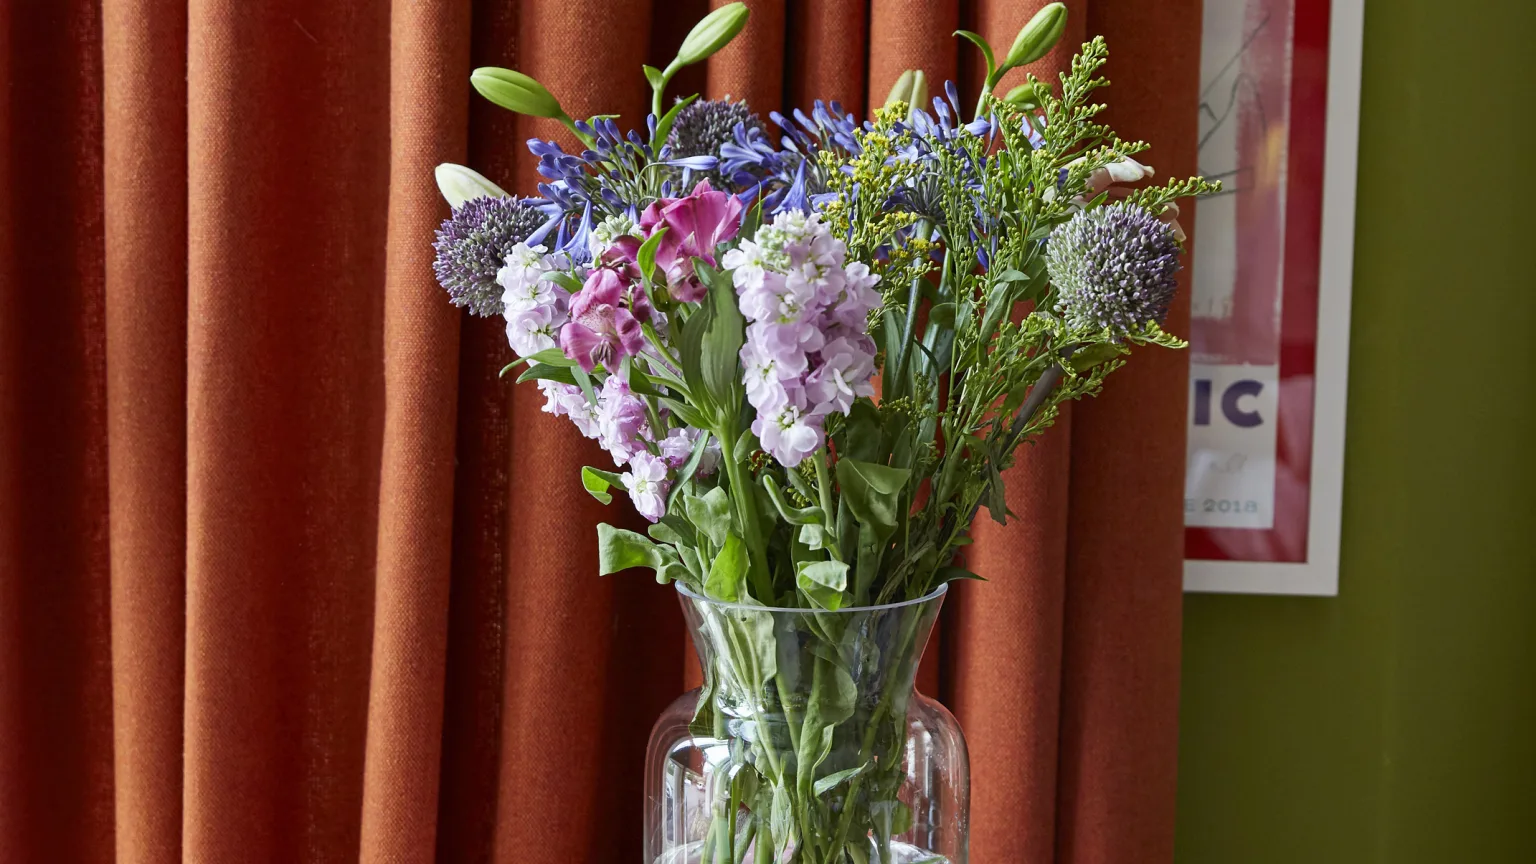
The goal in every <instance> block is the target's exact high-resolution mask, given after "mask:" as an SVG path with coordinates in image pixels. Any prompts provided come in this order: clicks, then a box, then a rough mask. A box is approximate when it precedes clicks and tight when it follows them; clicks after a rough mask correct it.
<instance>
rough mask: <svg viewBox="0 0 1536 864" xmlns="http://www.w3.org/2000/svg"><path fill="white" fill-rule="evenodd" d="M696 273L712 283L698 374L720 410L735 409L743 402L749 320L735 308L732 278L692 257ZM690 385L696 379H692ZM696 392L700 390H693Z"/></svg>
mask: <svg viewBox="0 0 1536 864" xmlns="http://www.w3.org/2000/svg"><path fill="white" fill-rule="evenodd" d="M693 266H694V272H695V273H697V274H698V275H699V277H700V278H701V279H704V280H705V282H706V283H707V284H708V285H709V296H708V298H707V299H706V302H707V304H708V305H709V307H710V310H711V311H710V320H709V326H708V328H707V329H706V330H705V332H704V334H703V339H702V341H701V343H700V345H699V351H700V354H699V374H700V378H701V380H702V382H703V384H704V390H705V392H707V393H708V394H709V396H710V398H711V400H712V401H713V402H714V404H715V405H716V406H717V408H718V410H720V411H725V412H735V410H736V407H737V406H738V405H739V404H741V391H742V384H741V358H740V354H741V343H742V341H743V340H744V339H745V338H746V329H745V328H746V322H745V320H744V319H743V318H742V317H741V310H740V309H738V308H736V290H735V288H734V287H732V285H731V280H730V279H729V278H726V277H725V276H722V275H721V274H719V273H718V272H716V271H715V270H714V269H713V268H711V267H710V266H709V264H708V263H707V262H705V261H703V260H702V259H699V258H695V259H693ZM688 383H689V385H692V384H693V382H692V381H689V382H688ZM694 392H695V394H697V392H698V391H697V390H695V391H694Z"/></svg>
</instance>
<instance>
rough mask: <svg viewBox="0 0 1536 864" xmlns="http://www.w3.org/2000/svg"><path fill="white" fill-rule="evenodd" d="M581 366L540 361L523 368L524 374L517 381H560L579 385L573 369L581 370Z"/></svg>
mask: <svg viewBox="0 0 1536 864" xmlns="http://www.w3.org/2000/svg"><path fill="white" fill-rule="evenodd" d="M580 368H581V367H579V366H552V365H550V364H548V363H540V364H539V365H537V366H529V367H528V368H527V369H524V370H523V374H521V375H519V376H517V383H519V384H521V383H523V382H524V381H533V380H536V379H537V380H540V381H559V382H560V383H561V384H569V385H571V386H572V387H575V386H577V384H576V376H575V374H573V373H572V371H571V370H573V369H576V370H579V369H580Z"/></svg>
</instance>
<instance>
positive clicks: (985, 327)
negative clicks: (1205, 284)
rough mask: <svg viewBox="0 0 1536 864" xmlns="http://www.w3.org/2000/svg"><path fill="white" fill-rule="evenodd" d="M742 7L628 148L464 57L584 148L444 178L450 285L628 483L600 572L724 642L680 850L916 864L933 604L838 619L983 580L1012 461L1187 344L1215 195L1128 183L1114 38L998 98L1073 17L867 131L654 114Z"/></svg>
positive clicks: (686, 101) (703, 102) (440, 254)
mask: <svg viewBox="0 0 1536 864" xmlns="http://www.w3.org/2000/svg"><path fill="white" fill-rule="evenodd" d="M746 19H747V11H746V9H745V7H744V6H742V4H739V3H738V4H733V5H729V6H725V7H723V8H720V9H718V10H716V11H715V12H713V13H711V14H710V15H709V16H708V17H706V18H705V19H704V20H703V21H701V22H700V23H699V24H698V25H697V26H696V27H695V29H694V30H693V31H692V32H691V33H690V35H689V36H688V37H687V39H686V40H685V41H684V43H683V45H682V47H681V49H680V51H679V53H678V56H677V58H676V59H675V60H673V61H672V62H671V64H670V65H668V66H667V67H666V68H664V69H657V68H654V67H650V66H647V67H644V73H645V76H646V79H647V80H648V82H649V83H650V86H651V89H652V91H653V94H654V98H653V107H652V113H651V114H650V116H648V117H647V118H646V120H645V124H644V128H643V129H641V130H639V131H628V132H624V131H622V130H621V128H620V126H619V125H618V123H617V122H616V118H615V117H614V116H611V115H604V116H597V117H593V118H590V119H586V120H573V119H571V118H570V117H568V116H567V115H566V113H565V111H564V110H563V109H562V108H561V106H560V104H559V102H558V101H557V100H556V98H555V97H554V96H553V95H551V94H550V93H549V92H548V91H547V90H546V89H545V88H544V87H543V86H541V85H540V84H539V83H538V82H537V81H535V80H533V79H532V78H529V77H528V76H526V75H522V74H520V73H518V72H514V71H511V70H506V69H495V68H487V69H478V70H476V71H475V72H474V73H473V75H472V77H471V81H472V83H473V85H474V86H475V88H476V89H477V90H478V91H479V92H480V93H481V94H482V95H483V96H485V97H486V98H488V99H490V100H491V101H492V102H494V103H496V104H498V105H501V106H503V107H505V108H508V109H511V110H513V111H517V112H520V113H523V114H527V115H532V116H537V117H546V118H555V119H557V120H559V122H561V123H562V124H563V125H565V126H566V127H567V128H568V129H569V130H570V132H571V134H572V135H573V136H574V138H575V139H576V140H578V141H579V142H580V149H578V150H576V151H574V152H570V151H567V150H566V149H565V147H563V146H561V145H560V144H558V143H556V142H553V141H543V140H533V141H530V142H529V144H528V146H529V148H530V149H531V150H532V152H533V153H534V154H535V155H537V157H538V159H539V166H538V171H539V174H540V175H541V176H542V177H543V178H544V182H542V183H540V184H539V186H538V193H539V194H538V197H533V198H525V197H516V196H512V195H508V194H507V193H505V192H503V191H502V190H501V189H500V188H498V187H497V186H496V185H495V184H493V183H491V182H490V181H489V180H487V179H485V178H484V177H482V176H480V175H478V174H476V173H475V172H473V171H471V170H469V169H467V168H464V167H461V166H454V165H444V166H440V167H439V169H438V182H439V186H440V188H441V189H442V190H443V192H444V194H445V196H446V197H447V198H448V200H449V203H450V204H451V205H452V207H453V212H452V215H451V216H450V217H449V218H448V219H447V220H446V221H445V222H444V223H443V226H442V229H441V230H440V231H439V233H438V236H437V243H436V250H437V260H436V265H435V266H436V273H437V277H438V279H439V281H440V282H441V283H442V285H443V287H444V288H445V289H447V292H448V294H449V297H450V299H451V301H452V302H453V303H455V304H457V305H460V306H464V307H466V308H468V309H469V311H470V312H471V313H472V314H476V315H503V316H505V318H506V322H507V338H508V340H509V341H510V343H511V347H512V350H513V351H514V352H515V353H516V355H517V356H518V358H519V359H518V360H517V361H516V362H514V363H512V364H511V365H510V366H508V367H507V369H506V370H503V374H507V373H510V372H517V380H518V381H519V382H534V384H535V386H537V387H539V388H540V390H541V391H542V392H543V393H544V395H545V397H546V399H547V402H546V404H545V406H544V410H545V411H546V412H548V413H550V414H552V415H555V416H556V417H565V418H567V419H568V420H569V421H570V422H571V423H573V424H574V425H575V426H576V428H577V429H578V430H579V431H580V433H581V434H582V435H585V436H587V437H588V438H594V439H596V440H597V441H598V442H599V443H600V444H601V446H602V447H603V449H605V450H606V451H607V452H608V453H609V454H611V456H612V457H613V463H614V464H613V465H611V466H593V467H588V468H584V469H582V472H581V483H582V484H583V486H584V487H585V489H586V491H588V492H590V493H591V494H592V495H594V496H596V497H597V498H598V499H599V500H601V501H603V502H604V503H608V502H609V501H610V500H611V498H612V496H613V494H614V493H615V492H616V491H617V492H622V493H624V494H626V495H627V496H628V497H629V499H630V501H632V502H633V505H634V507H635V509H636V510H638V511H639V513H640V515H642V516H644V517H645V518H646V519H647V520H649V521H650V523H652V524H651V525H650V527H649V530H648V531H647V532H646V533H645V534H641V533H638V532H634V531H629V530H624V529H621V528H616V527H613V526H610V525H606V524H605V525H599V526H598V544H599V551H600V561H601V570H602V573H603V574H610V573H615V572H618V571H621V570H626V569H629V568H632V567H646V568H650V569H653V570H654V571H655V573H656V577H657V579H658V580H659V581H661V582H664V583H665V582H676V583H679V585H680V586H681V590H682V592H683V594H684V596H685V606H687V605H689V604H692V606H693V608H692V610H691V611H690V616H691V617H692V618H694V619H695V620H694V624H695V629H696V631H697V632H696V635H695V638H696V641H697V640H699V639H703V640H705V641H706V642H708V645H701V646H700V649H701V654H704V655H705V660H706V663H705V673H706V677H707V684H706V686H705V688H704V691H703V693H702V695H701V697H700V698H699V700H698V704H697V710H696V712H695V713H696V716H695V719H694V723H693V727H694V734H696V735H705V736H710V735H712V736H714V737H715V738H716V739H718V740H720V741H727V742H729V743H730V747H729V748H728V749H729V754H728V756H727V757H725V758H727V759H728V760H729V762H730V770H729V772H728V773H727V774H725V775H722V776H724V777H725V778H726V779H725V781H724V782H723V783H722V784H719V785H721V787H722V788H721V789H720V790H719V791H718V795H717V796H716V797H717V798H718V800H717V801H715V802H713V803H712V804H711V805H710V807H709V812H708V814H706V818H705V820H704V823H703V827H702V829H701V831H700V836H698V837H696V838H694V841H696V842H695V843H694V845H693V846H691V847H689V851H685V852H682V853H679V854H680V856H681V857H678V858H677V859H676V860H680V861H681V860H692V861H716V862H725V861H731V862H739V861H744V860H745V861H760V862H764V861H789V860H793V861H800V862H807V864H810V862H817V864H820V862H834V861H853V862H865V861H869V860H880V861H890V860H898V858H899V856H895V853H893V852H892V851H891V849H892V848H893V840H892V838H893V837H897V836H901V835H903V833H904V830H906V829H909V828H910V825H911V822H912V818H913V817H912V814H911V812H910V809H911V802H910V801H903V800H902V798H901V796H900V795H899V794H898V793H899V791H900V788H901V785H902V784H901V777H900V776H899V775H900V772H901V766H900V763H901V760H902V756H901V751H902V747H903V741H904V739H905V729H906V727H905V725H904V723H903V718H904V717H905V716H906V713H907V698H908V697H907V693H908V692H909V691H910V685H911V676H912V671H913V669H914V668H915V665H916V662H917V657H918V655H919V654H920V653H921V649H922V647H923V646H922V644H921V641H920V640H923V639H926V633H927V630H926V627H927V624H928V623H931V616H929V617H928V618H927V619H925V618H924V615H923V614H920V613H919V612H917V611H914V612H913V613H912V614H908V615H901V614H896V613H893V614H892V615H891V616H889V617H888V618H881V617H879V616H876V615H874V614H873V612H871V614H869V615H866V616H865V617H863V618H860V617H859V616H856V615H855V616H849V615H841V616H840V615H837V614H833V613H837V612H839V611H840V610H848V609H854V610H879V609H897V610H899V609H901V608H904V607H901V606H900V605H899V604H901V603H903V602H904V601H917V600H920V599H922V598H926V597H930V596H931V595H932V594H934V592H936V591H938V590H942V587H941V586H943V585H944V584H945V583H947V582H949V581H951V580H954V579H962V578H979V577H976V576H975V575H974V574H972V573H970V572H968V571H967V570H965V569H964V568H963V567H962V566H960V564H959V563H958V557H957V553H959V552H960V551H961V550H962V549H963V548H964V547H965V545H966V544H967V543H968V542H969V530H970V526H971V523H972V520H973V519H974V518H975V517H976V516H977V514H978V511H979V510H980V509H982V508H985V509H986V510H987V512H988V514H989V515H990V516H991V518H993V519H995V520H997V521H999V522H1003V521H1005V520H1006V519H1007V517H1008V516H1009V515H1010V514H1009V513H1008V509H1007V506H1006V505H1005V503H1004V496H1003V482H1004V481H1003V472H1004V471H1005V470H1006V469H1007V468H1008V467H1009V466H1010V465H1011V464H1012V463H1013V461H1014V458H1015V453H1016V451H1017V449H1018V447H1019V446H1020V445H1021V444H1023V443H1025V442H1027V441H1030V440H1031V439H1032V438H1034V437H1035V436H1037V435H1039V434H1040V433H1041V432H1042V431H1043V430H1045V429H1046V428H1047V427H1048V426H1050V425H1051V423H1052V421H1053V419H1054V418H1055V417H1056V416H1057V413H1058V410H1059V406H1060V405H1061V403H1063V402H1064V401H1066V400H1068V399H1077V398H1081V397H1084V396H1090V395H1093V394H1095V393H1097V392H1098V390H1099V389H1100V386H1101V385H1102V383H1103V381H1104V379H1105V376H1107V375H1109V374H1110V373H1111V372H1113V371H1114V370H1115V369H1116V368H1118V367H1119V366H1120V365H1121V364H1122V363H1123V362H1124V357H1125V355H1127V354H1129V353H1130V351H1131V349H1132V348H1133V347H1134V346H1147V345H1155V346H1165V347H1180V346H1181V345H1182V344H1183V343H1181V342H1180V341H1179V340H1178V339H1176V338H1175V337H1173V336H1171V335H1169V334H1167V333H1165V332H1164V331H1163V330H1162V329H1160V327H1159V323H1160V322H1161V321H1162V320H1163V318H1164V316H1165V314H1166V312H1167V309H1168V306H1169V302H1170V300H1171V298H1172V296H1173V294H1174V290H1175V285H1176V280H1175V275H1176V273H1177V271H1178V270H1179V267H1180V263H1179V255H1180V244H1181V241H1182V239H1183V237H1182V234H1181V233H1180V231H1179V229H1178V225H1177V222H1176V221H1175V220H1174V218H1173V217H1174V216H1175V215H1176V214H1177V209H1176V207H1175V205H1174V203H1173V202H1174V200H1175V199H1177V198H1180V197H1182V196H1188V195H1194V194H1200V193H1204V192H1207V191H1209V190H1210V189H1211V188H1213V187H1212V186H1210V185H1209V184H1207V183H1205V182H1204V181H1202V180H1200V179H1198V178H1194V179H1189V180H1182V181H1177V182H1171V183H1166V184H1164V185H1146V184H1142V185H1140V186H1137V187H1135V188H1131V187H1129V186H1120V185H1116V184H1120V183H1133V182H1136V181H1141V180H1144V179H1145V178H1150V177H1152V174H1153V172H1152V169H1150V168H1148V167H1145V166H1143V165H1142V164H1140V163H1139V162H1137V161H1136V160H1135V158H1134V157H1135V156H1136V154H1137V153H1139V152H1140V151H1142V150H1143V149H1145V147H1146V145H1144V144H1142V143H1139V142H1130V141H1123V140H1121V139H1119V138H1118V137H1116V136H1115V135H1114V133H1113V132H1112V131H1111V130H1110V129H1109V128H1107V127H1106V126H1104V125H1101V124H1099V123H1097V122H1096V121H1095V119H1094V118H1095V115H1096V114H1097V113H1098V112H1099V111H1100V110H1101V108H1102V107H1103V106H1101V105H1098V104H1096V103H1094V101H1093V97H1094V95H1095V91H1097V90H1098V89H1099V88H1100V87H1102V86H1104V85H1105V84H1106V82H1105V81H1104V80H1103V79H1102V78H1100V77H1098V75H1097V72H1098V70H1099V68H1100V67H1101V65H1102V64H1103V63H1104V60H1105V55H1106V49H1105V46H1104V43H1103V41H1102V40H1101V39H1095V40H1093V41H1090V42H1088V43H1087V44H1085V45H1084V46H1082V49H1081V52H1080V53H1079V54H1078V56H1077V57H1076V58H1075V59H1074V60H1073V61H1072V64H1071V68H1070V71H1069V72H1067V73H1065V74H1063V75H1061V76H1060V79H1059V80H1058V81H1057V82H1054V83H1048V82H1045V81H1041V80H1038V79H1036V78H1035V77H1034V76H1028V78H1027V81H1026V82H1025V83H1024V84H1022V85H1020V86H1019V87H1016V88H1014V89H1013V90H1012V91H1011V92H1009V93H1008V94H1007V95H1006V96H998V95H997V94H996V93H994V92H993V88H994V87H995V86H996V85H997V84H998V82H999V81H1000V80H1001V79H1002V77H1003V75H1004V74H1005V73H1006V72H1008V71H1009V70H1011V69H1014V68H1016V67H1020V66H1023V65H1025V64H1028V63H1031V62H1033V61H1034V60H1037V59H1039V58H1040V57H1042V56H1044V54H1045V53H1046V52H1047V51H1048V50H1049V49H1050V48H1051V47H1052V45H1053V44H1054V43H1055V42H1056V41H1057V40H1058V39H1059V38H1060V35H1061V33H1062V31H1063V28H1064V19H1065V9H1064V8H1063V7H1062V6H1061V5H1060V4H1053V5H1052V6H1049V7H1047V8H1046V9H1045V10H1043V11H1042V12H1041V13H1040V14H1039V15H1037V16H1036V17H1035V19H1034V20H1032V21H1031V22H1030V23H1029V24H1028V25H1027V26H1026V27H1025V28H1024V29H1023V30H1022V31H1021V32H1020V33H1019V35H1018V38H1017V39H1016V40H1015V42H1014V43H1013V45H1012V47H1011V49H1010V50H1009V52H1008V53H1007V55H1006V56H1005V57H1004V58H1002V60H1001V62H998V60H997V58H996V56H995V55H994V53H993V50H992V48H991V47H990V46H989V45H988V43H987V42H986V41H985V40H984V39H983V38H982V37H981V36H979V35H977V34H974V33H968V32H964V31H961V32H960V33H959V34H958V35H959V36H961V37H963V38H966V39H968V40H969V41H971V42H973V43H974V44H975V45H976V46H977V47H978V48H979V49H980V51H981V52H982V55H983V57H984V59H985V62H986V68H987V74H986V78H985V86H984V88H983V89H982V92H981V93H980V95H979V98H978V99H977V101H976V103H975V104H974V106H973V108H972V110H970V111H966V110H963V109H962V106H961V103H960V98H959V95H958V92H957V90H956V88H955V86H954V85H953V84H946V85H945V86H944V88H943V96H941V97H936V98H934V99H933V100H932V101H931V103H926V104H925V99H926V93H925V91H926V89H927V88H926V83H925V79H924V77H923V75H922V73H921V72H920V71H915V70H914V71H912V72H908V73H905V74H903V75H902V77H901V79H900V80H899V81H898V82H897V84H896V87H895V88H894V90H893V91H892V93H891V97H890V99H889V100H888V101H887V103H886V105H885V107H884V108H882V109H880V110H878V111H876V112H875V116H874V117H873V118H871V119H869V120H865V121H860V120H859V119H857V118H855V117H854V116H853V115H852V114H849V113H847V112H845V111H844V110H843V108H842V107H841V106H840V105H838V104H837V103H836V102H831V103H826V104H823V103H821V102H817V103H816V104H815V105H814V106H813V108H812V109H811V111H810V112H809V113H805V112H803V111H800V110H796V111H794V112H793V113H792V115H791V116H784V115H781V114H779V113H777V112H773V113H770V114H769V115H768V117H767V118H766V122H765V118H763V117H760V116H759V115H758V114H756V113H754V112H753V111H752V110H751V108H750V106H748V105H746V104H744V103H742V102H737V101H731V100H730V99H724V100H707V99H700V98H698V97H696V96H689V97H687V98H683V99H679V100H677V101H675V102H673V103H671V104H670V105H668V104H666V103H665V101H664V95H665V91H666V89H667V87H668V84H669V81H670V80H671V78H672V77H673V76H674V74H675V73H676V72H677V70H678V69H680V68H682V67H684V66H686V65H688V64H692V63H697V62H699V61H701V60H703V59H705V58H706V57H708V56H710V55H711V54H712V53H714V52H715V51H717V50H719V49H720V48H721V47H722V46H723V45H725V44H726V43H727V42H729V41H730V40H731V39H732V38H733V37H734V36H735V35H736V34H737V33H738V32H739V31H740V30H741V29H742V27H743V26H744V25H745V23H746ZM911 608H913V609H914V610H918V609H921V608H922V606H921V605H920V604H919V605H915V606H913V607H911ZM788 610H801V611H802V612H803V614H797V615H785V614H780V613H784V612H786V611H788ZM925 620H926V623H925ZM786 646H789V647H786ZM711 794H714V793H711ZM658 851H660V852H666V851H667V850H658ZM949 854H951V855H953V853H949ZM962 854H963V853H962ZM893 856H895V857H893ZM900 860H919V859H917V858H906V859H900ZM928 860H943V859H942V858H937V857H935V858H932V859H928Z"/></svg>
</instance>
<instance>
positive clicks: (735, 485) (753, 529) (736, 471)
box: [715, 422, 774, 606]
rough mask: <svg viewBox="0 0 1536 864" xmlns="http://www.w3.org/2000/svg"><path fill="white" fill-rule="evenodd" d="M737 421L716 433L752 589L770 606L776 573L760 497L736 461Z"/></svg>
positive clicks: (759, 598) (772, 600)
mask: <svg viewBox="0 0 1536 864" xmlns="http://www.w3.org/2000/svg"><path fill="white" fill-rule="evenodd" d="M735 425H736V424H735V423H734V422H732V423H727V424H726V425H725V426H724V427H723V428H721V429H719V430H716V432H715V437H716V438H719V439H720V457H721V461H723V462H724V463H725V477H726V480H728V481H729V482H730V484H731V500H732V501H733V502H734V503H735V505H736V517H737V520H738V521H739V522H741V535H742V537H741V539H743V540H745V541H746V542H747V558H748V560H749V561H750V562H751V570H750V574H749V575H750V576H751V579H752V590H753V591H754V592H756V594H757V599H758V601H759V602H761V603H764V604H766V605H769V606H771V605H773V602H774V594H773V574H772V573H770V572H769V571H768V559H767V544H766V542H765V541H764V539H763V531H762V525H760V524H759V523H758V519H757V499H756V497H755V496H754V495H753V493H752V486H751V484H749V483H748V482H747V480H746V475H745V474H744V473H743V472H742V465H741V463H740V462H738V461H736V455H735V453H734V451H735V449H736V429H735Z"/></svg>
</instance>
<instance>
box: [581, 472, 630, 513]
mask: <svg viewBox="0 0 1536 864" xmlns="http://www.w3.org/2000/svg"><path fill="white" fill-rule="evenodd" d="M581 485H582V487H583V488H585V489H586V490H587V491H588V492H590V493H592V497H593V498H596V499H597V500H599V501H601V502H603V503H604V504H611V503H613V496H612V495H610V494H609V493H608V490H609V489H610V488H615V487H616V488H618V489H619V490H620V491H625V492H627V491H629V490H627V489H625V488H624V480H623V478H622V477H620V476H619V475H618V474H615V473H613V472H612V471H602V470H599V469H597V468H593V467H592V466H591V465H587V466H584V467H583V468H582V469H581Z"/></svg>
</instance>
